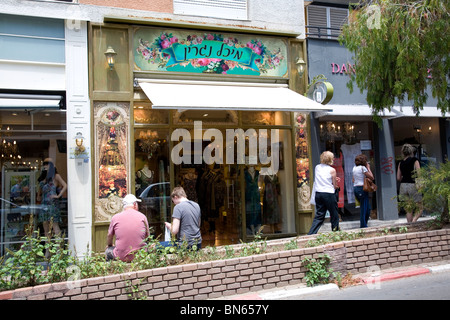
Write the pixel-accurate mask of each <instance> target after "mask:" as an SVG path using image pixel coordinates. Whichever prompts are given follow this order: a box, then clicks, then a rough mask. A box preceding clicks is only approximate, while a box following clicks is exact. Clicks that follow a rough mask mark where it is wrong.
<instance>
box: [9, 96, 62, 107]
mask: <svg viewBox="0 0 450 320" xmlns="http://www.w3.org/2000/svg"><path fill="white" fill-rule="evenodd" d="M61 99H62V96H58V95H29V94H9V93H2V94H0V108H2V109H36V108H46V109H59V103H60V101H61Z"/></svg>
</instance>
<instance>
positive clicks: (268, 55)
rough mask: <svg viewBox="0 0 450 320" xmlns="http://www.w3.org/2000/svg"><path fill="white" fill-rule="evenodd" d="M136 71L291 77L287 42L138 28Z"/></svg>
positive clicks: (259, 37)
mask: <svg viewBox="0 0 450 320" xmlns="http://www.w3.org/2000/svg"><path fill="white" fill-rule="evenodd" d="M133 52H134V62H135V65H134V68H135V71H157V72H159V71H169V72H189V73H210V74H222V75H241V76H260V77H283V78H287V77H288V67H287V66H288V59H287V41H286V39H283V38H277V37H267V36H255V35H241V34H225V33H219V32H206V31H181V30H175V29H159V28H150V27H136V28H135V29H134V38H133Z"/></svg>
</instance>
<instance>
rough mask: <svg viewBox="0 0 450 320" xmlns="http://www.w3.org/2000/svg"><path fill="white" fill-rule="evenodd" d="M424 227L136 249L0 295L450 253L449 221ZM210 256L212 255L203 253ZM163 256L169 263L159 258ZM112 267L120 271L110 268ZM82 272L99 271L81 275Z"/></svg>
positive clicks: (264, 276)
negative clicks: (119, 259) (124, 260)
mask: <svg viewBox="0 0 450 320" xmlns="http://www.w3.org/2000/svg"><path fill="white" fill-rule="evenodd" d="M402 228H403V229H402ZM413 229H417V230H413ZM426 229H427V228H426V227H425V224H424V223H416V224H414V225H408V226H398V227H396V229H395V230H394V229H391V228H367V229H365V230H364V231H363V232H361V231H360V230H357V231H354V232H334V233H331V232H330V233H326V234H319V235H314V236H301V237H296V238H291V239H283V240H273V241H264V240H262V239H256V240H255V241H254V242H252V243H249V244H240V245H233V246H225V247H220V248H205V249H202V250H200V251H198V252H194V253H192V252H188V251H187V250H186V251H181V252H178V253H177V254H176V255H174V254H165V253H164V255H163V256H156V255H154V256H148V255H147V256H139V255H137V258H136V259H135V260H136V262H133V263H131V264H126V265H124V264H121V263H118V264H116V265H115V264H114V263H113V264H111V263H109V264H106V263H105V262H104V261H101V262H100V258H91V259H92V260H90V261H84V264H83V263H81V264H80V263H74V264H71V265H70V266H72V267H70V266H69V267H68V268H66V269H72V273H70V275H69V276H68V278H67V279H68V281H62V282H53V283H45V284H38V285H35V286H28V287H24V288H19V289H15V290H9V291H3V292H0V299H27V300H44V299H65V300H88V299H113V300H126V299H196V300H197V299H198V300H202V299H211V298H218V297H222V296H227V295H234V294H241V293H246V292H250V291H255V290H262V289H269V288H274V287H283V286H286V285H292V284H299V283H304V282H306V280H305V276H306V272H307V269H306V267H305V265H304V263H303V261H304V259H305V258H307V257H309V258H313V259H317V258H319V257H320V256H321V255H323V254H327V255H328V256H329V257H330V262H331V268H333V270H334V271H335V272H339V273H341V274H342V275H345V274H347V273H353V274H355V273H364V272H366V271H367V268H369V267H374V266H377V267H379V268H381V269H386V268H393V267H399V266H407V265H413V264H420V263H425V262H432V261H440V260H450V229H449V228H448V227H447V228H443V229H439V230H426ZM420 230H425V231H420ZM336 241H337V242H336ZM54 254H55V255H56V254H57V253H56V252H55V253H54ZM142 254H143V253H142ZM151 258H152V259H153V260H152V259H151ZM208 258H211V259H212V260H211V261H205V260H206V259H208ZM95 259H98V261H97V260H95ZM196 259H197V260H196ZM161 263H162V264H166V265H164V266H158V264H161ZM170 263H173V264H174V265H168V264H170ZM138 264H140V266H138ZM137 267H139V270H138V269H137ZM150 267H151V268H150ZM77 268H79V269H78V270H77ZM83 268H85V269H83ZM134 268H136V269H134ZM142 268H143V270H142ZM94 269H96V270H94ZM99 269H102V270H99ZM50 270H51V269H50ZM61 270H62V268H61ZM22 271H23V270H22ZM114 271H115V272H117V271H122V273H118V274H112V272H114ZM49 272H50V271H49ZM76 272H78V274H77V273H76ZM83 272H84V274H85V275H88V274H89V273H90V274H96V273H97V274H98V276H95V277H86V278H84V279H80V280H77V277H78V276H81V277H83ZM55 273H56V272H55ZM3 281H4V280H3Z"/></svg>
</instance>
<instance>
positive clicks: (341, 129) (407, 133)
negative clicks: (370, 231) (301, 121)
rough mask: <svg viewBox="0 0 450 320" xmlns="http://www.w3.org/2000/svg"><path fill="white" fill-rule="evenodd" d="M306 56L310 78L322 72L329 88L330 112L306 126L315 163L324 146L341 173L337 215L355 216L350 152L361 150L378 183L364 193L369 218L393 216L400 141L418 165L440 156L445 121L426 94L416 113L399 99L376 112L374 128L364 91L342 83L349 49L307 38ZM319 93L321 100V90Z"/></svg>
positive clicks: (348, 67) (347, 72)
mask: <svg viewBox="0 0 450 320" xmlns="http://www.w3.org/2000/svg"><path fill="white" fill-rule="evenodd" d="M308 57H309V76H310V78H311V79H312V78H314V77H317V76H319V75H322V77H323V78H325V79H326V80H324V81H326V82H328V83H330V84H331V85H332V86H333V89H334V90H333V95H332V96H329V97H327V98H328V99H330V100H329V102H328V104H327V106H328V107H330V109H332V112H327V113H315V114H314V115H313V118H312V128H311V130H312V131H313V132H314V137H315V138H314V143H313V144H312V146H313V150H315V151H317V152H315V153H313V154H312V158H313V159H314V160H313V162H314V163H318V155H319V154H320V152H323V151H325V150H329V151H332V152H333V153H334V154H335V159H336V161H335V167H336V169H337V172H338V175H340V176H341V190H340V194H339V204H338V206H339V211H340V214H341V218H342V220H344V221H357V220H359V208H358V204H357V203H356V202H355V196H354V193H353V185H352V168H353V166H354V159H355V156H356V155H358V154H361V153H362V154H365V155H366V156H367V159H368V160H369V162H370V166H371V170H372V172H373V173H374V175H375V179H376V183H377V186H378V190H377V192H375V193H371V194H370V205H371V209H372V212H371V218H372V219H382V220H392V219H397V218H398V214H399V212H398V208H397V201H396V196H397V193H398V182H397V180H396V172H397V166H398V162H399V161H400V160H401V159H402V155H401V151H400V150H401V147H402V145H403V144H404V143H410V144H412V145H414V146H416V147H417V153H416V156H417V157H418V158H420V159H421V164H422V165H426V164H427V163H430V162H433V163H440V162H442V161H444V159H445V155H446V154H447V152H448V151H447V145H446V140H447V139H448V133H447V134H446V133H445V132H446V130H448V121H445V118H443V117H442V115H441V113H440V111H439V110H438V109H437V108H436V103H437V102H436V101H435V100H434V99H432V95H431V94H429V98H428V102H427V106H425V107H424V110H423V111H422V112H421V113H420V116H419V117H417V116H416V115H415V113H414V112H413V110H412V107H411V106H410V105H409V104H408V102H405V103H404V104H403V105H400V104H398V105H395V106H394V107H393V108H392V109H391V110H390V111H389V110H387V109H385V110H384V112H382V113H380V114H379V116H380V117H381V119H382V120H381V127H379V126H378V125H377V124H376V123H375V122H374V121H373V117H372V111H371V110H370V108H369V106H368V105H367V102H366V99H365V94H364V92H363V93H361V92H359V90H358V89H357V88H355V90H354V92H353V93H350V91H349V89H348V88H347V83H348V82H349V80H350V77H349V75H351V74H354V73H355V72H358V71H357V70H355V66H354V65H353V63H352V54H351V53H350V52H348V50H347V49H346V48H345V47H343V46H341V45H339V43H338V41H335V40H317V39H308ZM319 92H320V90H319ZM312 94H314V92H312ZM315 98H316V97H315ZM320 98H322V99H323V98H324V95H322V96H320ZM447 132H448V131H447ZM315 146H317V148H314V147H315Z"/></svg>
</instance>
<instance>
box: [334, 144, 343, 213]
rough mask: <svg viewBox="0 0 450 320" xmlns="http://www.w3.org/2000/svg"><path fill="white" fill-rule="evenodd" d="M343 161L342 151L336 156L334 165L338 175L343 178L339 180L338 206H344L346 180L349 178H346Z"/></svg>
mask: <svg viewBox="0 0 450 320" xmlns="http://www.w3.org/2000/svg"><path fill="white" fill-rule="evenodd" d="M342 161H343V156H342V152H340V153H339V158H334V164H333V166H332V167H333V168H334V169H336V176H337V177H338V178H340V179H341V181H339V182H338V186H339V188H340V190H339V199H338V208H343V207H344V182H345V181H346V180H347V179H345V175H344V169H343V168H342Z"/></svg>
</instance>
